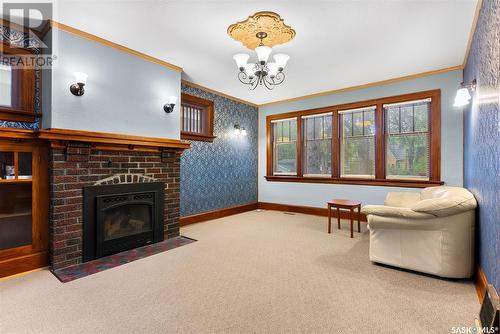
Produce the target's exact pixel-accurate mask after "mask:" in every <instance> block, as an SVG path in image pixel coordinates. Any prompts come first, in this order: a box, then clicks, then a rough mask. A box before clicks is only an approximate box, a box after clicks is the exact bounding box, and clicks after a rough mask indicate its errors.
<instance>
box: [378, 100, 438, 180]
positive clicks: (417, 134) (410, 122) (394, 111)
mask: <svg viewBox="0 0 500 334" xmlns="http://www.w3.org/2000/svg"><path fill="white" fill-rule="evenodd" d="M430 110H431V99H425V100H420V101H409V102H404V103H394V104H385V105H384V113H385V120H386V126H385V136H386V139H385V142H386V153H385V163H386V167H385V170H386V177H387V178H390V179H403V178H408V179H418V180H429V161H430V146H429V139H430V138H429V112H430Z"/></svg>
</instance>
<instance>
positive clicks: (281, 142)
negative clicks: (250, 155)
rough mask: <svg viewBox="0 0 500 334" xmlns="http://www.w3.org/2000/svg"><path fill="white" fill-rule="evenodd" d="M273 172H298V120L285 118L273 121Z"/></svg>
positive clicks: (282, 173)
mask: <svg viewBox="0 0 500 334" xmlns="http://www.w3.org/2000/svg"><path fill="white" fill-rule="evenodd" d="M272 132H273V153H274V156H273V161H274V165H273V173H274V174H275V175H296V174H297V120H296V119H295V118H292V119H284V120H280V121H276V122H272Z"/></svg>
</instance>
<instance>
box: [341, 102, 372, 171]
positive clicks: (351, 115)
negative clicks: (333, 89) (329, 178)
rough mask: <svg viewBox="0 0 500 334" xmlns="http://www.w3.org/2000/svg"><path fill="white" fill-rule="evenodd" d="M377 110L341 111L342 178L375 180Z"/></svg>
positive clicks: (369, 108)
mask: <svg viewBox="0 0 500 334" xmlns="http://www.w3.org/2000/svg"><path fill="white" fill-rule="evenodd" d="M375 110H376V106H371V107H367V108H360V109H348V110H342V111H339V117H340V123H341V125H342V126H341V127H340V132H341V135H340V152H341V157H340V162H341V163H340V166H341V167H340V168H341V170H340V176H341V177H359V178H375Z"/></svg>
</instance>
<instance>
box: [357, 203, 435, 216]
mask: <svg viewBox="0 0 500 334" xmlns="http://www.w3.org/2000/svg"><path fill="white" fill-rule="evenodd" d="M361 212H363V213H364V214H366V215H375V216H381V217H402V218H413V219H428V218H435V216H433V215H431V214H428V213H424V212H416V211H413V210H412V209H409V208H402V207H395V206H387V205H367V206H364V207H363V208H362V209H361Z"/></svg>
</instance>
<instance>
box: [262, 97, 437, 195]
mask: <svg viewBox="0 0 500 334" xmlns="http://www.w3.org/2000/svg"><path fill="white" fill-rule="evenodd" d="M440 94H441V93H440V91H439V90H432V91H425V92H419V93H414V94H406V95H401V96H394V97H386V98H381V99H374V100H369V101H362V102H355V103H349V104H344V105H338V106H331V107H325V108H319V109H314V110H304V111H297V112H291V113H286V114H281V115H279V114H278V115H271V116H268V117H267V135H268V137H267V151H268V152H267V176H266V179H267V180H269V181H285V182H320V183H345V184H364V185H388V186H401V187H428V186H430V185H439V184H442V182H441V180H440V177H441V176H440V155H441V149H440V128H441V125H440V122H441V121H440Z"/></svg>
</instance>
